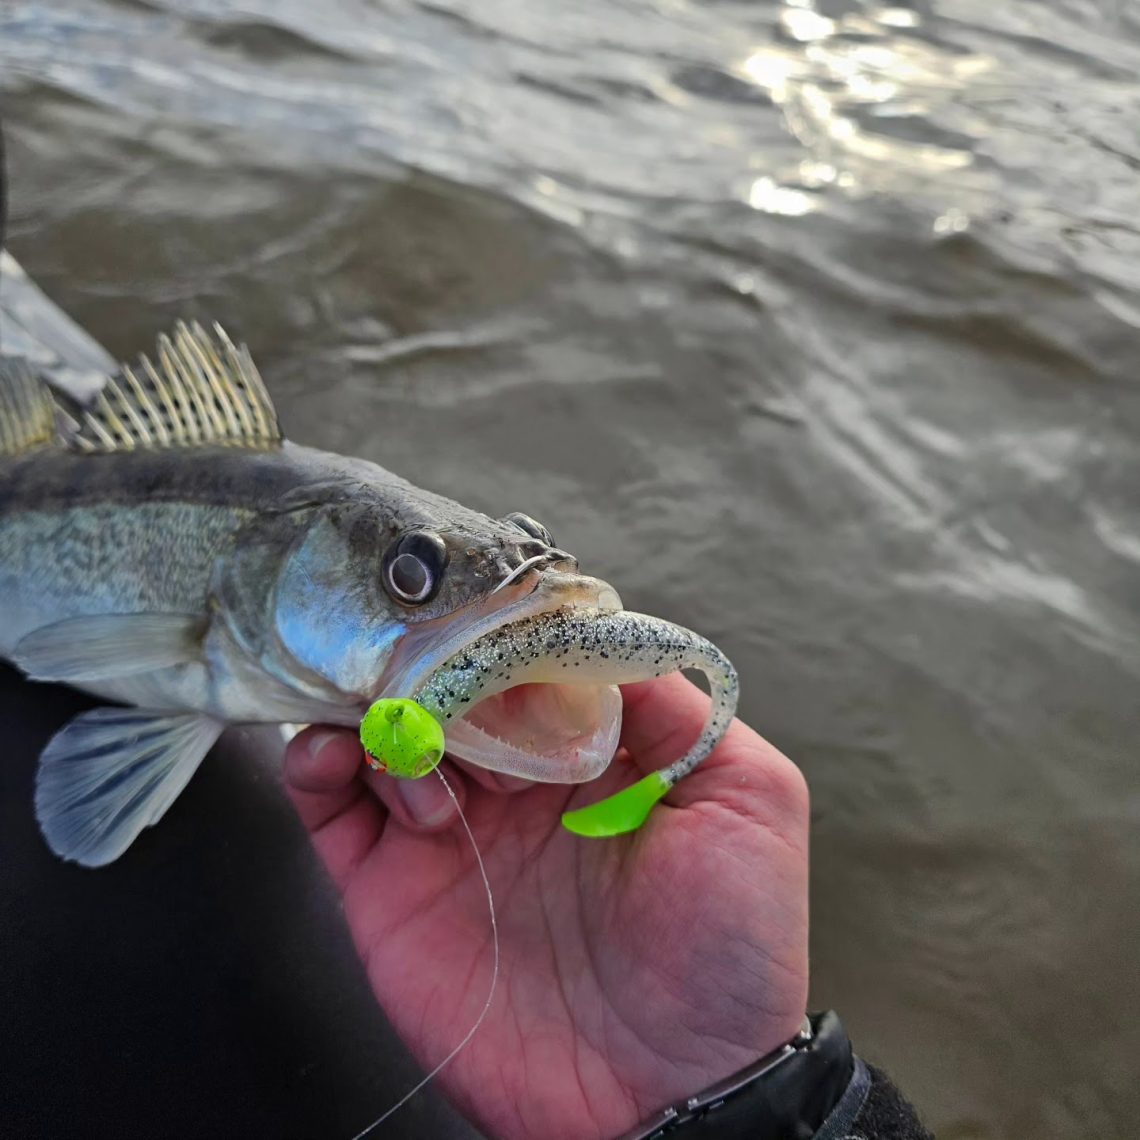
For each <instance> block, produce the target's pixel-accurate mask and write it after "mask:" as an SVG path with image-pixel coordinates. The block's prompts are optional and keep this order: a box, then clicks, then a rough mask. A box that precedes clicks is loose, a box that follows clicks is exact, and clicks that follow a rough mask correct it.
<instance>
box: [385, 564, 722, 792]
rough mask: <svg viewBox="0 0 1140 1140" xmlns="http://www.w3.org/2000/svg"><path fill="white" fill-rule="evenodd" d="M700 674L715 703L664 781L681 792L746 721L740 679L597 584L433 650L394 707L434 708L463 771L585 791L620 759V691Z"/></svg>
mask: <svg viewBox="0 0 1140 1140" xmlns="http://www.w3.org/2000/svg"><path fill="white" fill-rule="evenodd" d="M543 577H544V579H546V576H545V575H544V576H543ZM689 668H696V669H700V670H702V671H703V672H704V673H705V674H706V676H707V677H708V679H709V686H710V692H711V695H712V698H713V699H712V705H711V707H710V710H709V716H708V719H707V721H706V723H705V727H704V729H703V731H702V733H701V736H700V738H699V739H698V740H697V742H696V743H695V744H694V745H693V746H692V748H690V749H689V751H688V752H687V753H686V754H685V755H684V756H683V757H681V758H680V759H678V760H677V761H676V762H675V763H674V764H672V765H670V766H669V768H668V769H667V770H663V772H662V775H663V777H664V778H665V779H666V780H667V782H668V783H669V784H670V785H671V784H672V783H675V782H676V781H677V780H678V779H680V777H681V776H683V775H685V774H686V773H687V772H689V771H691V770H692V769H693V768H694V767H695V766H696V765H697V764H698V763H700V761H701V760H702V759H704V757H705V756H707V755H708V754H709V752H711V751H712V749H713V748H714V747H715V746H716V744H717V743H718V742H719V740H720V738H721V737H722V736H723V735H724V732H725V730H726V729H727V728H728V724H729V722H730V721H731V720H732V716H733V714H734V712H735V710H736V699H737V693H738V685H737V679H736V672H735V670H734V669H733V668H732V665H731V663H730V662H729V661H728V659H727V658H726V657H725V656H724V654H723V653H721V652H720V650H719V649H717V648H716V646H714V645H712V644H711V643H710V642H708V641H706V640H705V639H704V638H702V637H700V636H698V635H697V634H695V633H693V632H692V631H691V630H687V629H684V628H683V627H681V626H677V625H674V624H673V623H671V622H667V621H663V620H662V619H660V618H655V617H650V616H649V615H647V614H637V613H631V612H629V611H626V610H623V609H621V603H620V599H618V597H617V594H616V593H614V591H613V590H612V589H611V588H610V587H609V586H607V585H606V584H605V583H604V582H600V581H598V580H597V579H593V578H581V577H578V576H576V575H575V576H569V575H552V576H551V577H550V579H549V580H545V581H542V580H540V582H539V584H538V586H536V587H535V589H534V590H533V591H532V592H531V593H529V594H528V595H526V596H524V597H522V598H520V599H518V600H514V601H511V602H509V603H508V604H507V605H505V606H503V607H501V608H500V609H498V610H496V611H494V612H493V613H492V614H487V615H484V616H481V617H480V616H477V617H476V618H475V619H474V620H473V621H471V622H469V623H468V624H467V625H466V626H465V627H464V628H463V629H462V630H461V631H458V632H454V633H452V635H451V636H448V637H445V638H444V639H443V640H441V641H439V642H438V643H437V644H435V645H433V646H432V647H431V649H430V651H428V652H425V653H423V654H421V655H420V656H419V657H417V658H416V659H415V660H414V661H413V663H412V664H411V665H410V667H409V668H407V669H404V670H401V671H400V672H399V673H398V674H397V676H395V677H393V679H392V681H390V682H389V684H388V685H387V686H386V687H385V693H384V695H387V696H411V697H413V698H414V699H416V700H417V701H419V702H420V703H421V704H422V705H424V707H425V708H427V709H428V711H429V712H432V713H433V714H434V715H435V716H436V717H437V719H439V721H440V722H441V723H442V724H443V726H444V731H445V734H446V738H447V748H448V751H450V752H451V753H453V754H454V755H455V756H458V757H459V758H460V759H463V760H469V761H471V762H472V763H475V764H479V765H480V766H482V767H485V768H490V769H492V770H494V771H498V772H506V773H509V774H511V775H516V776H523V777H526V778H528V779H532V780H541V781H544V782H550V783H579V782H582V781H585V780H591V779H593V778H594V777H596V776H598V775H600V774H601V773H602V772H603V771H604V770H605V769H606V767H607V765H608V764H609V762H610V760H611V759H612V758H613V755H614V753H615V751H616V749H617V743H618V737H619V734H620V732H621V711H622V702H621V694H620V692H619V691H618V689H617V685H619V684H622V683H626V682H631V681H641V680H647V679H648V678H650V677H657V676H661V675H662V674H664V673H671V672H675V671H677V670H680V669H689Z"/></svg>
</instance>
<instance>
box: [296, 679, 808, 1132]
mask: <svg viewBox="0 0 1140 1140" xmlns="http://www.w3.org/2000/svg"><path fill="white" fill-rule="evenodd" d="M623 696H624V698H625V711H624V723H623V726H622V748H621V750H620V751H619V753H618V755H617V757H616V758H615V760H614V762H613V763H612V764H611V765H610V768H609V769H608V770H607V771H606V773H605V774H604V775H603V776H601V777H600V778H599V779H597V780H595V781H592V782H591V783H589V784H584V785H573V786H568V785H563V784H532V783H526V782H524V781H521V780H517V779H514V778H512V777H499V776H496V775H494V774H493V773H489V772H485V771H482V770H476V769H474V768H472V767H467V766H460V765H458V764H451V763H450V762H449V761H446V760H445V761H444V764H443V766H442V767H443V768H444V770H445V771H446V774H447V778H448V780H449V781H450V783H451V784H452V786H453V787H454V789H455V792H456V795H457V797H458V798H459V799H460V801H461V802H463V803H464V811H465V813H466V815H467V818H468V821H469V823H470V826H471V830H472V832H473V834H474V836H475V839H476V841H477V843H478V844H479V848H480V850H481V852H482V854H483V859H484V862H485V864H486V869H487V874H488V876H489V878H490V881H491V886H492V889H493V891H494V895H495V902H496V909H497V913H498V924H499V931H500V939H501V954H502V966H501V969H502V973H501V977H500V985H499V989H498V992H497V993H496V995H495V999H494V1001H493V1003H492V1005H491V1008H490V1010H489V1012H488V1014H487V1019H486V1021H485V1022H484V1023H483V1025H482V1027H481V1028H480V1030H479V1032H478V1033H477V1034H476V1035H475V1036H474V1037H473V1038H472V1040H471V1042H470V1044H469V1045H468V1046H467V1047H466V1048H465V1049H464V1050H463V1051H462V1052H461V1053H460V1054H459V1055H458V1056H457V1057H456V1058H455V1059H454V1060H453V1061H452V1062H451V1063H450V1064H449V1065H448V1066H447V1067H446V1068H445V1069H444V1070H443V1072H442V1073H441V1074H440V1076H439V1078H438V1080H439V1081H440V1083H441V1084H442V1086H443V1088H444V1089H445V1091H446V1092H447V1094H448V1096H449V1097H450V1098H451V1099H452V1100H453V1101H454V1102H455V1103H456V1104H457V1105H458V1106H459V1108H460V1110H461V1111H462V1112H464V1113H465V1114H466V1115H467V1116H468V1117H469V1118H470V1119H471V1120H472V1121H474V1122H475V1124H476V1125H477V1126H478V1127H479V1128H480V1129H482V1130H483V1131H485V1132H486V1133H487V1134H488V1135H491V1136H495V1137H502V1138H504V1140H515V1138H520V1140H521V1138H528V1137H543V1138H550V1140H561V1138H570V1137H573V1138H575V1140H579V1138H582V1137H602V1138H606V1137H614V1136H617V1135H619V1134H620V1133H622V1132H623V1131H625V1130H627V1129H629V1128H631V1127H633V1126H634V1125H635V1124H636V1123H637V1122H638V1121H640V1120H643V1119H645V1118H646V1117H648V1116H649V1115H650V1114H651V1113H653V1112H654V1111H655V1110H656V1109H658V1108H660V1107H662V1106H663V1105H665V1104H666V1103H669V1102H671V1101H674V1100H678V1099H682V1098H684V1097H685V1096H688V1095H691V1094H693V1093H695V1092H698V1091H700V1090H701V1089H703V1088H705V1087H706V1086H708V1085H710V1084H712V1083H713V1082H715V1081H717V1080H719V1079H721V1078H723V1077H725V1076H727V1075H728V1074H730V1073H732V1072H734V1071H735V1070H737V1069H739V1068H742V1067H743V1066H744V1065H746V1064H748V1063H749V1062H750V1061H752V1060H755V1059H756V1058H758V1057H759V1056H761V1055H762V1054H764V1053H766V1052H768V1051H769V1050H771V1049H774V1048H775V1047H776V1046H778V1045H780V1044H782V1043H783V1042H784V1041H787V1040H788V1039H789V1038H791V1037H792V1036H794V1035H795V1033H796V1030H797V1029H798V1028H799V1025H800V1021H801V1020H802V1018H803V1015H804V1008H805V1003H806V1000H807V975H808V964H807V874H808V854H807V852H808V798H807V788H806V785H805V783H804V780H803V777H802V776H801V775H800V773H799V770H798V769H797V768H796V767H795V766H794V765H793V764H792V763H791V762H790V761H789V760H788V759H786V758H785V757H784V756H783V755H781V754H780V753H779V752H778V751H777V750H776V749H775V748H774V747H773V746H772V745H770V744H768V743H767V742H766V741H765V740H763V739H762V738H761V737H759V736H758V735H757V734H756V733H755V732H753V731H752V730H751V729H750V728H748V727H747V726H746V725H744V724H742V723H741V722H740V721H734V722H733V724H732V726H731V727H730V728H729V730H728V733H727V734H726V736H725V738H724V739H723V740H722V741H721V743H720V745H719V746H718V747H717V748H716V749H715V751H714V752H713V753H712V754H711V755H710V756H709V757H708V758H707V759H706V760H705V761H704V763H703V764H701V766H700V767H699V768H698V769H697V770H696V771H695V772H694V773H693V774H692V775H690V776H688V777H686V778H685V779H684V780H682V781H681V782H680V783H679V784H678V785H677V787H676V788H675V789H674V790H673V791H671V792H670V793H669V795H668V797H667V798H666V800H665V801H664V802H663V803H661V804H660V805H658V806H657V807H656V808H655V809H654V811H653V813H652V814H651V816H650V818H649V820H648V821H647V822H646V824H645V826H644V827H643V828H642V829H641V830H640V831H637V832H634V833H633V834H631V835H624V836H620V837H616V838H611V839H582V838H579V837H578V836H575V835H572V834H570V833H569V832H567V831H566V830H565V829H564V828H562V826H561V823H560V816H561V814H562V812H563V811H565V810H567V808H570V807H580V806H582V805H583V804H586V803H593V802H595V801H597V800H599V799H602V798H603V797H605V796H607V795H609V794H611V793H612V792H615V791H617V790H619V789H620V788H622V787H625V786H627V785H628V784H629V783H631V782H632V781H633V780H634V779H636V778H637V776H639V775H642V774H644V773H645V772H648V771H650V770H652V769H654V768H659V767H662V766H664V765H665V764H667V763H668V762H670V761H672V760H674V759H676V757H678V756H680V755H681V754H682V753H683V752H684V750H685V748H686V747H687V746H688V745H689V744H690V743H691V741H692V740H693V739H695V738H696V736H697V734H698V733H699V731H700V728H701V725H702V724H703V722H704V717H705V713H706V711H707V708H708V698H707V697H706V696H705V695H704V694H703V693H701V691H700V690H699V689H697V688H696V686H694V685H692V684H691V683H690V682H689V681H687V680H685V678H684V677H682V676H680V675H676V674H675V675H673V676H669V677H663V678H660V679H658V680H654V681H646V682H643V683H640V684H636V685H627V686H624V687H623ZM285 776H286V782H287V786H288V790H289V794H290V796H291V798H292V800H293V802H294V804H295V806H296V808H297V811H298V812H299V814H300V816H301V819H302V821H303V822H304V824H305V826H306V827H307V828H308V830H309V833H310V835H311V837H312V840H313V843H314V845H315V847H316V849H317V851H318V853H319V854H320V856H321V858H322V859H323V860H324V862H325V865H326V866H327V867H328V869H329V871H330V873H331V874H332V877H333V879H334V880H335V882H336V884H337V886H338V888H339V889H340V891H341V893H342V895H343V897H344V906H345V914H346V916H347V918H348V923H349V926H350V928H351V930H352V935H353V938H354V940H355V943H356V947H357V950H358V951H359V953H360V955H361V957H362V958H363V960H364V963H365V966H366V969H367V972H368V977H369V979H370V981H371V984H372V988H373V991H374V992H375V994H376V997H377V1000H378V1001H379V1002H380V1005H381V1006H382V1007H383V1009H384V1011H385V1013H386V1014H387V1015H388V1018H389V1020H390V1021H391V1022H392V1024H393V1026H394V1027H395V1029H396V1031H397V1032H398V1033H399V1034H400V1036H401V1037H402V1038H403V1039H404V1040H405V1041H406V1042H407V1043H408V1045H409V1046H410V1048H411V1049H412V1051H413V1053H414V1054H415V1055H416V1057H417V1058H418V1060H419V1061H420V1063H421V1064H423V1065H424V1066H425V1067H427V1068H430V1067H433V1066H434V1065H435V1064H436V1063H437V1062H438V1061H439V1060H441V1059H442V1058H443V1057H444V1056H446V1055H447V1054H448V1053H449V1052H450V1051H451V1049H452V1048H453V1047H454V1046H455V1044H456V1043H457V1042H458V1041H459V1040H460V1039H461V1038H462V1037H463V1035H464V1034H465V1033H466V1032H467V1030H468V1029H469V1028H470V1026H471V1024H472V1023H473V1022H474V1020H475V1018H476V1017H477V1016H478V1013H479V1011H480V1010H481V1009H482V1007H483V1004H484V1002H485V1000H486V994H487V986H488V983H489V979H490V969H491V960H492V952H491V936H490V926H489V921H488V915H487V905H486V894H485V892H484V890H483V885H482V881H481V879H480V877H479V873H478V868H477V866H476V863H475V859H474V856H473V853H472V851H471V847H470V844H469V842H468V840H467V836H466V835H465V834H464V832H463V830H462V827H461V826H460V825H459V824H458V821H457V819H456V816H455V809H454V805H453V804H452V802H451V799H450V797H449V796H448V795H447V791H446V789H445V788H444V787H443V784H442V783H441V782H440V780H438V779H437V778H436V777H435V776H434V775H432V776H428V777H425V778H423V779H422V780H417V781H408V780H396V779H393V778H392V777H390V776H386V775H383V774H381V773H377V772H372V771H371V770H369V769H367V768H366V767H365V766H364V765H363V764H362V750H361V747H360V743H359V740H358V739H357V737H356V734H355V733H353V732H352V731H350V730H346V729H329V728H322V727H320V726H317V727H313V728H310V729H307V730H306V731H305V732H303V733H301V734H300V735H299V736H298V737H297V738H296V739H295V740H293V741H292V742H291V743H290V745H289V748H288V750H287V755H286V763H285ZM413 813H414V814H413Z"/></svg>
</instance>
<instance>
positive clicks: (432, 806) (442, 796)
mask: <svg viewBox="0 0 1140 1140" xmlns="http://www.w3.org/2000/svg"><path fill="white" fill-rule="evenodd" d="M436 771H441V772H442V773H443V775H444V776H445V777H446V779H447V782H448V784H450V785H451V788H452V790H453V791H454V792H455V800H458V801H459V803H460V804H463V803H464V801H465V799H466V792H467V788H466V784H465V781H464V777H463V775H462V774H461V773H460V771H459V769H458V768H456V767H454V766H453V765H451V764H449V763H447V762H446V761H444V762H443V763H442V764H440V765H439V768H438V769H437V770H436ZM363 779H364V783H365V784H367V786H368V787H369V788H370V789H371V791H372V792H373V793H374V794H375V796H376V797H377V798H378V799H379V800H380V802H381V803H382V804H383V805H384V806H385V807H386V808H387V809H388V811H390V812H391V813H392V815H393V816H394V817H395V818H396V819H397V820H399V821H400V823H402V824H403V825H404V826H405V827H407V828H411V829H412V830H414V831H443V830H444V829H445V828H447V827H450V826H451V824H452V823H453V822H454V821H455V819H456V818H457V817H458V815H459V811H458V808H457V807H456V803H455V800H453V799H452V798H451V796H450V795H449V794H448V791H447V787H446V786H445V785H444V782H443V780H441V779H440V778H439V776H438V775H436V772H435V771H433V772H429V773H428V774H427V775H426V776H421V777H420V778H419V779H418V780H410V779H406V778H400V777H396V776H391V775H389V774H388V773H387V772H377V771H373V770H372V769H367V770H366V771H365V774H364V777H363Z"/></svg>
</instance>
